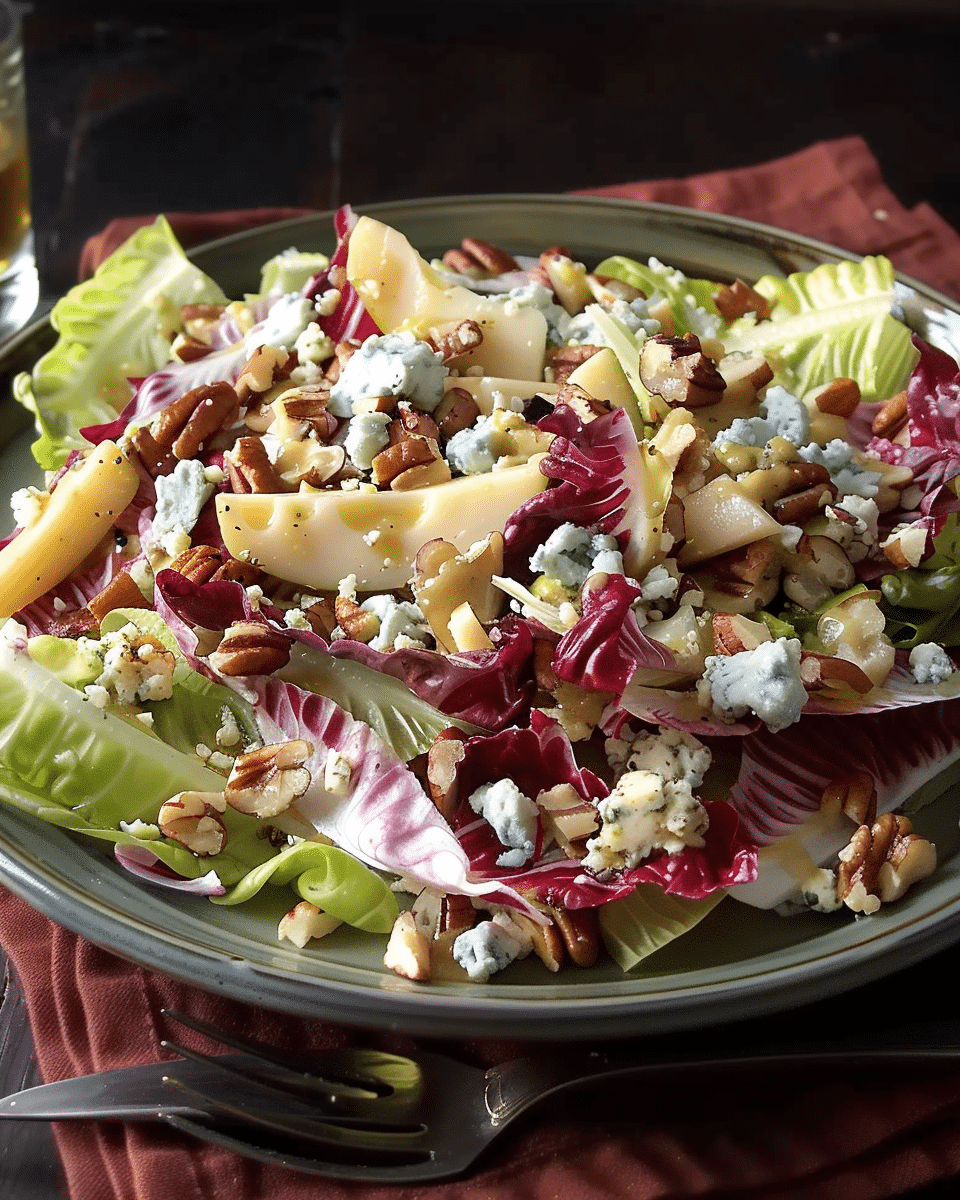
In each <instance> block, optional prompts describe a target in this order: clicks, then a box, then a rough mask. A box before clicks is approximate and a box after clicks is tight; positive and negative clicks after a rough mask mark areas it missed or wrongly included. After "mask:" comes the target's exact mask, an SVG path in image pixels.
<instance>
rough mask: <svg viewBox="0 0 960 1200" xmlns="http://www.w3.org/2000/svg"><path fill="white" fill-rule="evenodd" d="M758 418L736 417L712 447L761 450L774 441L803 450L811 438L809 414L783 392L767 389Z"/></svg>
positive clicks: (777, 388) (776, 387)
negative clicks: (742, 447) (760, 448)
mask: <svg viewBox="0 0 960 1200" xmlns="http://www.w3.org/2000/svg"><path fill="white" fill-rule="evenodd" d="M759 411H760V415H759V416H758V417H737V419H736V420H734V421H733V422H732V423H731V424H730V426H729V428H727V429H724V430H722V431H721V432H720V433H718V434H717V436H716V437H715V438H714V440H713V444H714V446H715V447H718V448H719V447H721V446H725V445H730V444H731V443H732V444H734V445H737V446H755V447H763V446H766V445H767V443H768V442H771V441H772V440H773V439H774V438H775V437H782V438H785V439H786V441H788V442H790V443H791V445H793V446H804V445H806V443H807V440H808V439H809V437H810V414H809V413H808V412H807V409H806V406H805V405H804V404H803V402H802V401H801V400H798V399H797V397H796V396H794V395H792V394H791V393H790V392H788V391H787V389H786V388H783V387H780V386H778V385H775V386H773V387H769V388H768V389H767V393H766V396H765V397H764V399H763V400H762V401H761V403H760V410H759Z"/></svg>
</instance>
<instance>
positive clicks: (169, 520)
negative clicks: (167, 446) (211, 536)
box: [152, 458, 215, 556]
mask: <svg viewBox="0 0 960 1200" xmlns="http://www.w3.org/2000/svg"><path fill="white" fill-rule="evenodd" d="M156 488H157V506H156V512H155V515H154V518H153V529H152V537H153V539H154V541H155V542H156V544H157V545H159V546H161V547H162V548H163V549H164V550H166V552H167V553H168V554H170V555H172V556H174V555H176V554H178V553H180V550H181V549H183V547H182V546H181V545H180V542H181V541H182V539H183V537H184V536H185V535H186V534H189V533H190V531H191V530H192V529H193V527H194V525H196V523H197V520H198V519H199V517H200V512H201V510H202V509H203V506H204V505H205V504H206V502H207V501H208V500H209V499H210V497H211V496H212V495H213V493H214V490H215V488H214V484H213V483H211V481H210V477H209V474H208V471H207V468H206V466H205V465H204V464H203V463H202V462H200V460H199V459H196V458H185V459H183V460H181V461H180V462H178V463H177V465H176V466H175V467H174V469H173V470H172V471H171V473H170V474H169V475H158V476H157V479H156ZM188 545H189V542H188Z"/></svg>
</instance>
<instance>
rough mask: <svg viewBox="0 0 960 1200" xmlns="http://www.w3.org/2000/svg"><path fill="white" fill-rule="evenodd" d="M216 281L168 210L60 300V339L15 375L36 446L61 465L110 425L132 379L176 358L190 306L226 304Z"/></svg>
mask: <svg viewBox="0 0 960 1200" xmlns="http://www.w3.org/2000/svg"><path fill="white" fill-rule="evenodd" d="M225 302H226V297H225V296H224V294H223V292H222V291H221V289H220V287H219V286H218V285H217V284H216V283H215V282H214V281H213V280H212V279H210V278H209V277H208V276H207V275H205V274H204V273H203V272H202V271H201V270H199V269H198V268H197V267H195V266H194V265H193V264H192V263H191V262H190V261H189V259H188V258H187V257H186V255H185V254H184V252H183V250H182V249H181V248H180V245H179V243H178V242H177V239H176V237H175V236H174V234H173V230H172V229H171V228H170V225H169V223H168V222H167V220H166V218H165V217H163V216H160V217H157V219H156V221H155V222H154V223H153V224H152V225H147V226H145V227H143V228H142V229H138V230H137V231H136V233H134V234H133V235H132V237H130V238H129V239H128V240H127V241H126V242H124V244H123V245H122V246H121V247H120V248H119V249H117V250H115V251H114V253H113V254H111V255H110V257H109V258H108V259H106V260H105V261H104V262H103V263H102V264H101V265H100V267H99V268H98V269H97V272H96V274H95V275H94V276H93V277H92V278H91V279H87V280H85V281H84V282H83V283H79V284H77V286H76V287H74V288H71V289H70V291H69V292H68V293H67V294H66V296H64V297H63V299H61V300H59V301H58V302H57V304H56V305H55V306H54V309H53V312H52V313H51V315H50V322H51V324H52V325H53V327H54V329H55V330H56V331H57V333H58V334H59V335H60V336H59V338H58V340H57V342H56V344H55V345H54V347H53V348H52V349H51V350H49V351H48V352H47V353H46V354H45V355H43V357H42V358H41V359H40V360H39V361H38V362H37V364H36V366H35V367H34V368H33V372H32V373H27V372H23V373H21V374H20V375H18V376H17V377H16V379H15V380H14V388H13V390H14V395H15V396H16V398H17V400H18V401H19V402H20V403H21V404H22V405H23V406H24V407H25V408H27V409H29V411H30V412H32V413H33V414H34V416H35V418H36V423H37V429H38V432H39V433H40V437H39V439H38V440H37V441H36V442H35V443H34V447H33V451H34V457H35V458H36V460H37V462H38V463H39V464H40V466H41V467H43V468H44V469H46V470H56V469H57V468H58V467H60V466H61V465H62V464H63V462H64V460H65V459H66V457H67V454H68V453H69V452H70V450H72V449H75V448H77V447H83V446H85V445H87V442H86V440H85V439H84V438H83V437H82V436H81V435H80V429H81V428H82V427H84V426H86V425H96V424H100V423H103V422H106V421H112V420H113V419H114V418H115V417H116V415H117V413H119V412H120V411H121V409H122V408H123V407H124V405H125V404H126V403H127V401H128V400H129V399H130V396H131V389H130V385H129V383H128V380H129V379H131V378H139V377H141V376H145V375H150V374H152V373H153V372H154V371H157V370H159V369H160V367H162V366H163V365H164V364H165V363H167V362H168V361H169V358H170V341H171V339H172V337H173V336H174V335H175V334H176V333H177V332H178V331H179V330H180V329H181V328H182V322H181V320H180V307H181V305H184V304H223V303H225Z"/></svg>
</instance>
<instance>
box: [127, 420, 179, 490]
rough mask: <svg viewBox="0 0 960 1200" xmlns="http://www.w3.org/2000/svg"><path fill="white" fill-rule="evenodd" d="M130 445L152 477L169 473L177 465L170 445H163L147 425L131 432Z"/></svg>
mask: <svg viewBox="0 0 960 1200" xmlns="http://www.w3.org/2000/svg"><path fill="white" fill-rule="evenodd" d="M130 445H131V446H132V447H133V449H134V450H135V451H136V452H137V457H138V458H139V459H140V462H141V463H142V464H143V469H144V470H145V471H146V472H147V474H148V475H149V476H150V477H151V479H156V478H157V476H158V475H169V474H170V473H171V471H173V469H174V467H176V465H177V459H176V456H175V455H174V453H173V451H172V450H171V449H170V448H169V447H168V446H161V445H160V443H159V442H158V441H157V439H156V438H155V437H154V436H153V434H152V433H151V432H150V429H149V426H147V425H141V426H139V428H137V429H135V430H134V431H133V432H132V433H131V434H130Z"/></svg>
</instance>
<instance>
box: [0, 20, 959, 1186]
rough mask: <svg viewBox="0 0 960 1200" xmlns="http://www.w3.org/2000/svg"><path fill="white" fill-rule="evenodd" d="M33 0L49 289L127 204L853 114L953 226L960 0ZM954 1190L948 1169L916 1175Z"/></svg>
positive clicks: (584, 156)
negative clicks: (937, 1178)
mask: <svg viewBox="0 0 960 1200" xmlns="http://www.w3.org/2000/svg"><path fill="white" fill-rule="evenodd" d="M20 7H21V8H22V10H23V11H24V20H25V35H26V53H27V76H28V87H29V111H30V135H31V150H32V167H33V206H34V217H35V226H36V231H37V246H38V257H39V263H40V268H41V276H42V286H43V289H44V293H45V295H46V296H47V297H48V298H54V297H56V296H57V295H59V294H60V293H61V292H63V291H64V290H65V289H66V288H68V287H69V286H70V285H71V284H72V283H73V282H75V280H76V277H77V261H78V257H79V253H80V249H81V247H82V245H83V242H84V240H85V239H86V238H87V237H88V236H89V235H91V234H93V233H95V232H97V231H98V230H99V229H100V228H101V227H102V226H103V225H104V224H105V223H106V222H107V221H108V220H110V219H111V218H112V217H115V216H119V215H131V214H140V213H151V212H156V211H158V210H194V211H198V210H199V211H202V210H215V209H232V208H245V207H256V206H263V205H271V206H272V205H283V206H297V207H311V208H318V209H323V208H332V207H335V206H336V205H337V204H339V203H341V202H343V201H351V202H353V203H356V204H362V203H372V202H376V201H383V200H393V199H403V198H408V197H416V196H429V195H441V194H463V193H483V192H498V191H503V192H523V191H527V192H561V191H565V190H568V189H577V188H587V187H591V186H599V185H603V184H610V183H618V182H623V181H626V180H631V179H644V178H655V177H662V176H682V175H687V174H691V173H697V172H701V171H709V170H716V169H722V168H726V167H737V166H743V165H748V164H751V163H755V162H758V161H761V160H764V159H768V158H773V157H777V156H780V155H784V154H789V153H791V152H793V151H795V150H799V149H801V148H802V147H804V146H806V145H808V144H810V143H811V142H814V141H817V140H820V139H825V138H834V137H841V136H845V135H850V134H858V135H861V136H863V137H864V138H865V139H866V140H867V141H868V142H869V144H870V145H871V147H872V148H873V150H874V153H875V154H876V155H877V157H878V159H879V161H880V164H881V167H882V169H883V172H884V175H885V177H886V179H887V182H888V183H889V184H890V186H891V187H892V189H893V190H894V192H895V193H896V194H897V195H898V196H899V197H900V198H901V200H902V201H903V202H904V203H905V204H907V205H912V204H915V203H918V202H919V201H928V202H929V203H931V204H932V205H933V206H934V207H935V208H937V209H938V210H939V212H940V213H941V215H942V216H943V217H944V218H946V219H947V220H948V221H950V222H951V223H952V224H954V225H956V226H960V137H958V136H957V134H958V117H957V113H958V105H957V98H956V95H957V93H956V51H957V46H958V44H960V40H958V34H960V4H958V3H957V0H873V2H870V0H860V2H855V0H806V2H805V3H790V2H787V0H734V2H730V3H726V2H724V0H703V2H700V3H694V2H692V0H671V2H670V3H663V2H662V0H660V2H656V3H654V2H653V0H589V2H586V3H585V2H584V0H577V2H575V3H574V2H568V0H550V2H547V0H537V2H529V0H528V2H526V3H524V2H522V0H510V2H509V3H506V2H504V0H484V3H482V4H470V5H468V4H463V3H458V2H457V0H446V2H445V3H440V2H438V0H423V2H421V0H404V2H403V3H386V2H383V0H355V2H348V0H339V2H337V0H329V2H327V3H319V2H316V0H311V2H309V3H297V2H296V0H287V2H286V3H284V4H276V5H270V4H264V3H263V2H262V0H256V2H248V0H231V2H229V3H228V2H226V0H190V2H184V0H181V2H164V0H98V2H97V3H96V4H83V3H80V4H78V3H76V0H31V2H29V3H22V4H21V6H20ZM952 957H953V955H952V954H951V953H944V954H941V955H939V956H938V957H937V958H936V959H933V960H930V961H929V962H927V963H925V964H923V965H922V967H921V968H917V969H914V970H912V971H910V972H906V973H901V974H900V975H899V976H895V977H893V979H891V981H890V983H889V985H888V986H887V985H879V986H874V987H873V989H872V990H871V991H870V992H869V993H868V997H869V999H868V1000H860V1001H856V1002H853V1001H851V1004H853V1008H851V1007H850V1006H848V1005H847V1004H846V1003H845V1002H834V1003H833V1004H832V1007H831V1006H828V1007H827V1008H825V1009H824V1010H823V1012H824V1016H825V1019H828V1020H833V1021H838V1022H840V1021H843V1022H846V1023H847V1025H848V1026H849V1027H857V1024H858V1022H860V1021H862V1020H863V1019H865V1016H866V1017H869V1018H870V1019H876V1017H877V1013H876V1012H874V1013H873V1014H864V1013H863V1011H862V1006H863V1005H864V1004H865V1003H869V1004H871V1005H875V1004H878V1003H879V1002H880V1001H883V1008H884V1009H885V1013H884V1014H882V1015H886V1016H890V1015H891V1014H894V1013H896V1012H898V1011H902V1008H901V1006H902V1007H903V1008H906V1007H908V1006H909V1007H912V1000H913V1001H915V1000H916V996H917V995H918V994H920V993H922V995H923V1002H924V1004H925V1005H928V1006H930V1005H932V1006H933V1009H934V1010H936V1012H935V1014H934V1015H945V1014H946V1012H947V1011H948V1009H950V1008H952V1004H948V1003H947V1000H948V997H947V995H946V993H947V988H948V987H949V986H950V985H949V984H948V983H947V980H949V979H950V978H951V977H952V974H953V972H952V971H951V970H950V966H951V963H950V960H951V958H952ZM17 1004H18V1001H17V999H16V996H14V995H11V996H8V998H7V1000H6V1001H5V1013H6V1016H5V1017H3V1014H2V1013H0V1019H2V1021H5V1022H6V1026H5V1027H8V1028H10V1029H12V1030H13V1031H14V1037H13V1041H12V1042H8V1043H7V1045H6V1047H5V1053H6V1057H5V1058H4V1057H3V1056H2V1055H0V1061H3V1062H4V1064H5V1066H6V1068H7V1070H8V1072H13V1074H15V1075H17V1074H18V1075H19V1076H21V1077H24V1076H25V1077H29V1075H30V1072H32V1071H33V1070H34V1069H35V1068H34V1067H33V1065H32V1064H31V1061H30V1059H29V1055H28V1053H27V1051H28V1049H29V1048H28V1047H27V1046H26V1044H25V1043H24V1042H23V1041H18V1040H17V1037H16V1036H15V1035H16V1031H17V1030H20V1031H22V1029H23V1013H22V1008H21V1007H17ZM856 1004H860V1005H861V1008H860V1009H857V1008H856ZM938 1004H939V1006H940V1009H942V1010H943V1011H942V1012H940V1010H939V1009H937V1005H938ZM887 1005H889V1007H887ZM11 1048H12V1049H11ZM4 1079H5V1081H6V1082H8V1083H9V1082H11V1076H10V1075H9V1074H8V1075H7V1076H4ZM33 1133H35V1134H36V1136H37V1138H38V1139H39V1140H38V1141H36V1142H34V1141H32V1140H31V1141H30V1142H29V1145H28V1142H27V1140H26V1137H24V1140H23V1141H22V1142H21V1141H20V1140H19V1139H18V1141H17V1143H16V1147H13V1146H12V1144H11V1143H10V1142H7V1141H4V1140H3V1139H0V1143H2V1144H0V1189H2V1188H3V1187H7V1188H8V1189H12V1190H7V1191H6V1192H0V1194H3V1195H10V1196H12V1197H17V1200H41V1198H42V1200H55V1198H57V1197H59V1196H60V1195H61V1192H60V1187H61V1185H60V1184H59V1182H58V1180H57V1176H56V1169H55V1166H54V1165H53V1158H52V1149H51V1146H50V1140H49V1134H48V1132H47V1130H46V1128H45V1127H39V1128H37V1129H36V1130H34V1131H33ZM3 1134H4V1137H6V1136H7V1135H8V1131H7V1130H6V1129H5V1130H4V1131H3ZM15 1148H16V1155H15V1154H14V1149H15ZM18 1156H19V1157H18ZM24 1156H25V1157H24ZM955 1194H956V1184H955V1183H950V1184H947V1185H944V1186H943V1187H941V1188H937V1189H934V1190H932V1191H929V1190H928V1191H927V1192H925V1193H924V1195H925V1196H928V1197H933V1196H940V1197H944V1198H946V1197H947V1196H951V1197H952V1196H954V1195H955Z"/></svg>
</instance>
